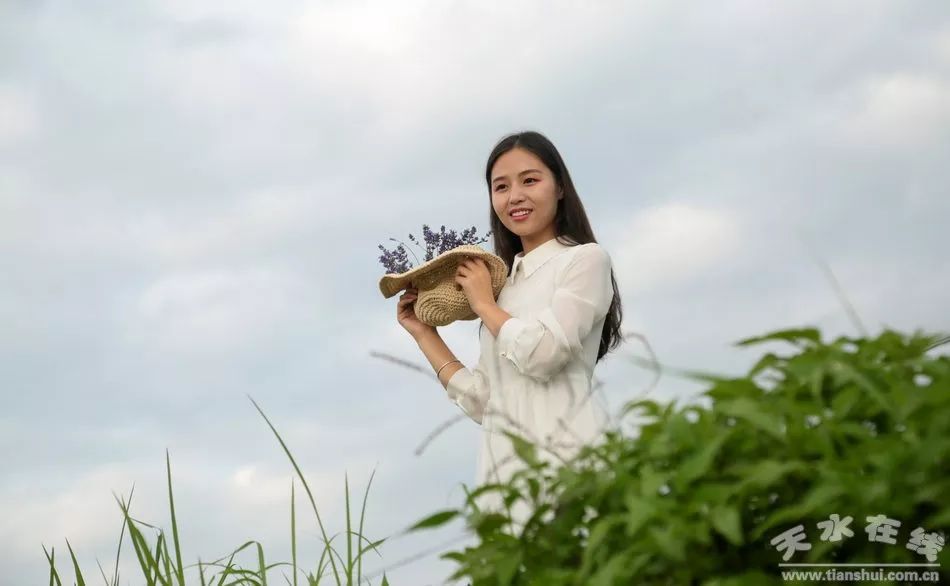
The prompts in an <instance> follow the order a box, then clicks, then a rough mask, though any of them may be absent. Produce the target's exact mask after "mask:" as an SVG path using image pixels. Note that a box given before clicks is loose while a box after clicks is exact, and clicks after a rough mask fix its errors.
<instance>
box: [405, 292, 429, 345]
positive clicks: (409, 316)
mask: <svg viewBox="0 0 950 586" xmlns="http://www.w3.org/2000/svg"><path fill="white" fill-rule="evenodd" d="M418 296H419V290H418V289H416V288H415V287H409V288H407V289H406V291H405V292H404V293H403V294H402V295H400V296H399V303H397V304H396V319H397V320H398V321H399V325H401V326H402V327H403V328H405V330H406V331H407V332H409V333H410V334H411V335H412V337H413V338H415V339H419V336H422V335H424V334H427V333H435V332H436V329H435V326H430V325H429V324H425V323H422V322H421V321H420V320H419V318H418V317H417V316H416V310H415V303H416V298H417V297H418Z"/></svg>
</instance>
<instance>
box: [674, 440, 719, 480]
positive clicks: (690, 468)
mask: <svg viewBox="0 0 950 586" xmlns="http://www.w3.org/2000/svg"><path fill="white" fill-rule="evenodd" d="M730 433H731V432H730V431H725V432H721V433H719V434H718V435H717V436H716V437H715V438H713V439H712V440H711V441H709V443H707V444H706V446H705V447H704V448H703V449H701V450H699V451H698V452H696V453H695V454H693V455H692V456H690V457H689V458H688V459H687V460H686V461H685V462H683V463H682V464H681V465H680V467H679V470H678V471H677V473H676V482H677V484H678V485H679V486H680V488H681V489H683V490H685V488H686V487H687V486H688V485H689V484H690V483H692V482H693V481H694V480H696V479H697V478H699V477H700V476H703V475H704V474H706V473H707V472H709V469H710V467H712V464H713V462H714V461H715V460H716V455H718V454H719V451H720V450H721V449H722V444H723V443H725V441H726V438H728V437H729V435H730Z"/></svg>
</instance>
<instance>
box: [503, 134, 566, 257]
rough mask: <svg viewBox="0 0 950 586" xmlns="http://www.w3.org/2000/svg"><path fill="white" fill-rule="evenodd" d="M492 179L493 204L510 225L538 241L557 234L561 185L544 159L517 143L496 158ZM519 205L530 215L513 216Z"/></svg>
mask: <svg viewBox="0 0 950 586" xmlns="http://www.w3.org/2000/svg"><path fill="white" fill-rule="evenodd" d="M491 182H492V183H491V192H492V198H491V200H492V207H493V208H494V209H495V213H496V214H498V217H499V218H501V223H502V224H504V225H505V227H506V228H508V229H509V230H511V231H512V232H514V233H515V234H517V235H518V236H520V237H521V238H522V239H528V240H536V241H538V242H543V241H545V240H547V239H548V238H553V237H554V236H555V231H554V217H555V215H556V213H557V205H558V200H559V199H560V198H561V195H560V189H559V188H558V185H557V182H556V181H555V179H554V175H553V174H552V173H551V170H550V169H548V168H547V167H546V166H545V165H544V163H542V162H541V159H539V158H538V157H537V156H535V155H534V154H533V153H531V152H530V151H527V150H525V149H522V148H517V147H515V148H513V149H511V150H510V151H508V152H507V153H505V154H503V155H501V156H500V157H498V160H496V161H495V165H494V166H493V167H492V172H491ZM519 209H524V210H528V214H527V216H522V217H521V218H519V217H518V216H512V212H514V211H516V210H519Z"/></svg>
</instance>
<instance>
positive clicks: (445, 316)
mask: <svg viewBox="0 0 950 586" xmlns="http://www.w3.org/2000/svg"><path fill="white" fill-rule="evenodd" d="M468 257H478V258H481V259H484V261H485V264H487V265H488V272H489V273H491V284H492V293H493V295H494V297H495V299H497V298H498V294H499V293H501V289H502V287H504V286H505V279H507V278H508V265H506V264H505V261H504V259H502V258H501V257H500V256H498V255H496V254H492V253H491V252H488V251H487V250H485V249H484V248H482V247H481V246H477V245H475V244H463V245H462V246H456V247H455V248H452V249H450V250H446V251H445V252H443V253H442V254H440V255H439V256H437V257H435V258H433V259H432V260H430V261H426V262H425V263H423V264H421V265H419V266H417V267H414V268H412V269H411V270H409V271H406V272H405V273H400V274H388V275H385V276H383V277H382V278H381V279H380V280H379V290H380V291H381V292H382V294H383V297H385V298H387V299H388V298H390V297H392V296H393V295H395V294H396V293H399V292H400V291H402V290H403V289H406V288H409V287H415V288H416V289H418V290H419V296H418V297H417V298H416V303H415V310H416V317H418V318H419V321H421V322H422V323H424V324H428V325H430V326H445V325H448V324H450V323H452V322H453V321H456V320H472V319H475V318H476V317H478V315H476V313H475V312H474V311H472V307H471V305H469V302H468V298H467V297H466V296H465V292H464V291H462V290H461V286H460V285H459V284H458V283H456V282H455V273H456V270H457V268H458V265H459V264H460V263H462V262H463V261H464V260H465V259H466V258H468Z"/></svg>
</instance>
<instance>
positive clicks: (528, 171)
mask: <svg viewBox="0 0 950 586" xmlns="http://www.w3.org/2000/svg"><path fill="white" fill-rule="evenodd" d="M532 171H533V172H535V173H540V172H541V170H540V169H525V170H524V171H522V172H521V173H518V177H521V176H522V175H526V174H528V173H531V172H532ZM505 177H506V176H505V175H500V176H498V177H495V178H494V179H492V180H491V182H492V183H494V182H495V181H498V180H499V179H505Z"/></svg>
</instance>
